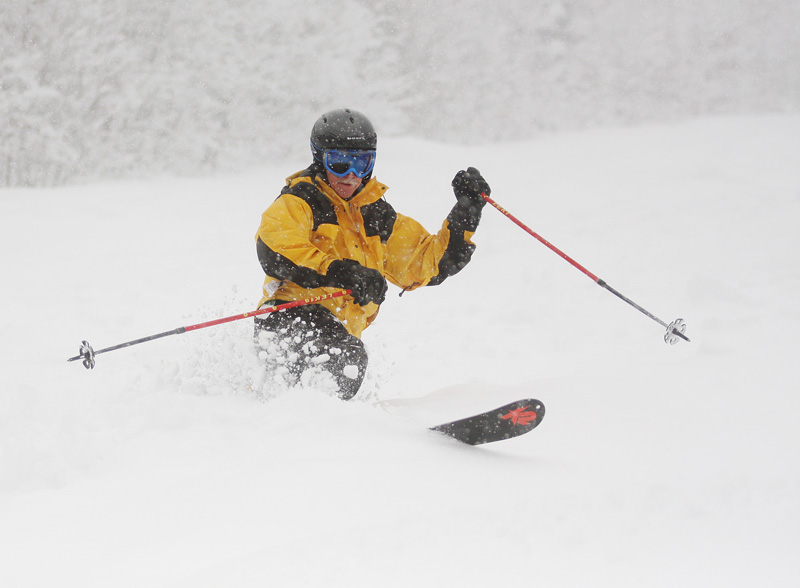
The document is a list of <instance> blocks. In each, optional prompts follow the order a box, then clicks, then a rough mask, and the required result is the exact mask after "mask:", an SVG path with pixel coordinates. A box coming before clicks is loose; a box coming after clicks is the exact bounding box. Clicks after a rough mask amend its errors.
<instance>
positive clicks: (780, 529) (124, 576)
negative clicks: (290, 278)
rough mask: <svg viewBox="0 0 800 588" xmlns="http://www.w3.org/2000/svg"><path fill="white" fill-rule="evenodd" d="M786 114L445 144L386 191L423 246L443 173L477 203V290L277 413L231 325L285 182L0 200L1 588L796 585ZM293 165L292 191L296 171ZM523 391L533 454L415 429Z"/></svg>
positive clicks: (418, 147) (406, 306)
mask: <svg viewBox="0 0 800 588" xmlns="http://www.w3.org/2000/svg"><path fill="white" fill-rule="evenodd" d="M798 136H800V117H797V116H775V117H756V118H715V119H702V120H696V121H694V122H690V123H685V124H680V125H671V126H657V125H653V126H643V127H637V128H626V129H617V130H601V131H593V132H582V133H574V134H559V135H554V136H551V137H545V138H542V139H540V140H537V141H532V142H526V143H519V144H506V145H496V146H483V147H472V148H454V147H450V146H443V145H439V144H433V143H425V142H420V141H415V140H393V141H392V140H386V141H384V142H383V143H382V145H381V158H380V161H379V164H378V168H377V176H378V177H379V178H380V179H381V180H382V181H383V182H385V183H387V184H388V185H389V186H390V187H391V190H390V192H389V199H390V201H391V202H392V203H393V204H394V205H395V207H396V208H397V209H398V210H400V211H402V212H404V213H406V214H409V215H411V216H414V217H415V218H417V219H418V220H420V221H421V222H423V224H425V226H427V227H428V228H429V229H431V230H435V229H436V228H437V227H438V225H439V224H440V222H441V220H442V219H443V218H444V216H445V215H446V214H447V211H448V210H449V208H450V206H451V204H452V195H451V193H450V189H449V182H450V179H451V178H452V176H453V174H454V173H455V172H456V171H457V170H458V169H460V168H462V167H465V166H467V165H475V166H477V167H479V168H480V169H481V171H482V172H483V173H484V175H485V176H486V177H487V178H488V179H489V181H490V183H491V185H492V187H493V196H494V197H495V199H496V200H497V201H498V202H499V203H500V204H502V205H503V206H505V207H506V208H507V209H508V210H509V211H511V212H512V213H513V214H515V215H516V216H518V217H520V218H521V219H522V220H523V221H524V222H526V223H527V224H529V225H530V226H531V227H532V228H533V229H534V230H536V231H538V232H540V233H541V234H542V235H543V236H545V237H546V238H548V239H549V240H550V241H552V242H553V243H554V244H555V245H557V246H558V247H560V248H562V249H563V250H565V251H566V252H567V253H568V254H570V255H571V256H573V257H574V258H575V259H577V260H578V261H579V262H580V263H582V264H583V265H585V266H586V267H588V268H589V269H591V270H592V271H593V272H594V273H596V274H598V275H599V276H601V277H602V278H604V279H605V280H607V281H608V283H609V284H611V285H612V286H614V287H615V288H617V289H618V290H620V291H621V292H623V293H624V294H626V295H627V296H629V297H631V298H632V299H633V300H635V301H636V302H638V303H639V304H641V305H643V306H644V307H645V308H647V309H648V310H650V311H651V312H653V313H655V314H656V315H657V316H659V317H660V318H661V319H663V320H665V321H667V322H669V321H671V320H672V319H674V318H677V317H678V316H680V317H683V318H684V319H685V320H686V322H687V324H688V326H689V329H688V332H687V334H688V335H689V336H690V337H691V338H692V343H690V344H678V345H676V346H672V347H670V346H667V345H665V344H664V343H663V341H662V339H661V336H662V332H663V329H662V328H661V327H660V326H659V325H657V324H656V323H655V322H653V321H651V320H649V319H647V318H646V317H644V316H643V315H641V314H640V313H638V312H636V311H635V310H634V309H633V308H631V307H629V306H628V305H626V304H624V303H623V302H621V301H619V300H618V299H616V298H615V297H614V296H611V295H610V294H609V293H608V292H606V291H604V290H602V289H600V288H598V287H597V286H596V285H595V284H593V283H592V281H591V280H589V279H587V278H586V276H584V275H582V274H581V273H580V272H578V271H576V270H575V269H574V268H572V267H571V266H569V265H568V264H566V263H565V262H564V261H563V260H561V259H559V258H558V257H557V256H556V255H554V254H553V253H552V252H550V251H548V250H547V249H546V248H544V247H543V246H542V245H540V244H539V243H538V242H536V241H535V240H534V239H532V238H531V237H530V236H528V235H526V234H525V233H524V232H522V231H521V230H519V229H518V228H517V227H515V226H514V225H513V224H512V223H511V222H509V221H508V220H507V219H505V218H504V217H503V216H502V215H501V214H499V213H498V212H497V211H495V210H492V209H491V208H488V207H487V209H486V210H485V212H484V220H483V222H482V224H481V227H480V229H479V232H478V235H477V238H476V240H477V242H478V245H479V248H478V250H477V253H476V255H475V257H474V259H473V262H472V263H471V265H470V266H469V267H468V268H467V269H466V270H465V271H464V272H463V273H462V274H460V275H458V276H457V277H455V278H453V279H451V280H449V281H448V282H446V283H445V284H443V285H442V286H439V287H436V288H429V289H424V290H422V291H416V292H413V293H408V294H406V295H405V296H403V297H402V298H399V297H397V293H398V292H397V289H396V288H393V289H392V290H391V292H390V296H389V298H388V300H387V302H386V304H385V306H384V307H383V308H382V311H381V316H380V319H379V320H378V322H377V323H376V324H375V325H374V326H373V327H371V328H370V329H369V330H368V331H367V332H366V333H365V343H366V344H367V346H368V348H369V351H370V353H371V358H372V359H371V365H370V371H369V374H368V379H367V382H366V384H365V388H364V390H363V392H362V393H361V394H360V395H359V397H358V398H357V399H356V400H355V401H353V402H350V403H343V402H340V401H338V400H336V399H333V398H331V397H329V396H327V395H326V394H324V393H322V392H319V391H315V390H314V389H312V388H299V389H294V390H289V391H276V390H274V388H273V387H271V386H270V384H269V382H265V381H264V376H263V374H262V373H261V371H260V369H259V364H258V360H257V358H256V357H255V355H254V352H253V350H252V348H251V343H250V325H249V324H248V321H239V322H236V323H231V324H229V325H225V326H220V327H215V328H211V329H204V330H202V331H197V332H193V333H188V334H184V335H181V336H174V337H168V338H165V339H162V340H159V341H154V342H150V343H147V344H143V345H140V346H136V347H131V348H129V349H123V350H119V351H115V352H113V353H108V354H105V355H101V356H98V358H97V367H96V369H94V370H93V371H91V372H90V371H86V370H84V369H83V368H82V367H81V366H80V365H79V364H78V363H67V362H66V361H65V360H66V358H67V357H69V356H71V355H74V354H75V353H76V351H77V348H78V345H79V343H80V340H81V339H84V338H85V339H88V340H89V341H90V342H91V343H92V344H93V345H94V347H95V349H99V348H102V347H106V346H109V345H113V344H116V343H120V342H123V341H127V340H130V339H135V338H138V337H141V336H144V335H149V334H153V333H158V332H162V331H166V330H170V329H173V328H175V327H178V326H182V325H190V324H195V323H199V322H203V321H205V320H209V319H212V318H217V317H220V316H227V315H231V314H237V313H239V312H244V311H246V310H249V309H250V308H252V306H253V305H254V304H255V302H256V301H257V299H258V297H259V289H260V285H261V279H262V278H261V270H260V268H259V266H258V264H257V262H256V260H255V252H254V246H253V235H254V233H255V230H256V228H257V225H258V221H259V217H260V214H261V212H262V210H263V209H264V208H265V207H266V206H267V205H268V204H269V202H271V200H272V199H273V197H274V195H275V194H276V193H277V190H278V189H279V188H280V186H281V185H282V182H283V178H284V177H285V176H286V175H288V174H289V173H291V172H293V171H295V170H294V169H264V170H260V171H258V172H254V173H252V174H250V175H241V176H236V177H221V178H214V179H169V178H163V179H158V180H151V181H140V182H135V183H127V182H126V183H106V184H101V185H90V186H83V187H71V188H64V189H59V190H41V191H30V190H11V191H5V192H3V193H2V194H0V247H1V248H2V251H3V256H2V268H1V269H2V276H3V289H2V297H0V301H2V302H1V303H0V326H1V327H2V335H3V337H2V349H1V351H2V353H0V362H2V363H0V365H1V366H2V368H1V369H2V371H1V372H0V384H1V386H0V585H2V586H9V587H25V586H37V587H40V586H62V587H68V586H80V587H81V588H89V587H94V586H98V587H100V586H102V587H108V586H114V587H115V588H119V587H128V586H130V587H142V586H146V587H169V588H179V587H181V588H183V587H191V588H198V587H212V586H214V587H216V586H236V587H249V586H259V587H263V586H302V587H308V586H325V587H333V586H347V587H355V586H359V587H360V586H370V587H372V586H403V587H405V586H410V585H415V586H434V585H436V586H470V587H471V586H481V587H483V586H498V585H502V583H506V582H507V583H512V582H513V583H515V584H519V583H523V584H525V585H537V586H548V587H551V586H565V587H572V586H593V587H594V586H614V587H619V586H630V587H640V586H649V587H657V586H664V587H674V586H703V587H707V586H726V587H750V586H771V587H784V586H785V587H790V586H797V585H798V584H800V560H798V558H797V553H798V550H800V501H798V496H800V431H798V428H797V426H796V415H797V413H798V410H800V399H799V398H800V395H798V393H797V383H796V382H797V376H798V367H797V334H798V332H799V331H800V307H799V306H798V300H800V239H799V238H798V232H797V227H796V225H797V222H798V219H800V149H798V147H800V145H798V141H797V137H798ZM305 163H306V162H305V161H301V162H298V164H297V166H296V167H297V168H298V169H299V168H301V167H303V166H304V165H305ZM524 396H534V397H537V398H540V399H541V400H543V401H544V402H545V404H546V405H547V417H546V418H545V420H544V422H543V423H542V425H541V426H540V427H539V428H538V429H537V430H536V431H534V432H533V433H531V434H530V435H527V436H524V437H521V438H518V439H514V440H511V441H507V442H504V443H499V444H495V445H490V446H483V447H475V448H472V447H466V446H461V445H459V444H457V443H456V442H453V441H451V440H449V439H446V438H443V437H440V436H438V435H436V434H434V433H431V432H428V431H427V430H426V429H425V425H432V424H436V423H438V422H439V421H440V420H448V419H450V418H456V417H461V416H466V415H468V414H471V413H472V412H475V411H477V410H481V409H484V408H490V407H493V406H495V405H498V404H499V403H501V402H503V401H505V400H508V399H513V398H518V397H524Z"/></svg>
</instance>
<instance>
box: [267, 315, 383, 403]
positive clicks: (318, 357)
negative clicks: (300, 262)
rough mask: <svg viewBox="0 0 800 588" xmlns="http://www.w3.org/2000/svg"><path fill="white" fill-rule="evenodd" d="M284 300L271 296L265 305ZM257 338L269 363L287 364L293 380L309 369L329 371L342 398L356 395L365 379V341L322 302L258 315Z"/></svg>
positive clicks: (285, 365) (274, 364)
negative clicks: (347, 327) (349, 331)
mask: <svg viewBox="0 0 800 588" xmlns="http://www.w3.org/2000/svg"><path fill="white" fill-rule="evenodd" d="M283 302H285V301H283V300H270V301H268V302H266V303H265V304H264V305H263V306H271V305H277V304H281V303H283ZM254 338H255V342H256V345H257V346H258V347H259V348H260V349H261V350H262V351H264V352H266V358H267V363H268V366H269V367H272V368H275V367H277V366H283V367H285V368H286V369H287V370H288V372H289V374H291V377H292V378H293V379H294V380H297V379H298V378H300V376H301V374H302V373H303V372H304V371H305V370H307V369H321V370H324V371H327V372H329V373H330V374H331V376H333V379H334V381H335V382H336V384H337V386H338V387H339V392H338V394H339V396H340V397H341V398H342V399H343V400H350V399H351V398H352V397H353V396H355V395H356V393H357V392H358V389H359V388H360V387H361V383H362V382H363V381H364V375H365V373H366V370H367V361H368V358H367V352H366V350H365V349H364V344H363V343H362V342H361V339H359V338H358V337H354V336H353V335H351V334H350V333H348V332H347V329H346V328H345V326H344V325H343V324H342V323H341V321H339V319H337V318H336V317H335V316H334V315H333V313H332V312H331V311H329V310H328V309H327V308H325V307H324V306H321V305H319V304H308V305H305V306H296V307H294V308H289V309H287V310H281V311H277V312H272V313H269V314H266V315H263V316H258V317H255V333H254Z"/></svg>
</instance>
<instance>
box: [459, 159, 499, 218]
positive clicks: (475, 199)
mask: <svg viewBox="0 0 800 588" xmlns="http://www.w3.org/2000/svg"><path fill="white" fill-rule="evenodd" d="M451 185H452V186H453V192H455V195H456V198H458V203H459V204H461V205H463V206H468V207H470V208H477V209H478V210H481V209H483V207H484V206H486V200H484V199H483V198H481V193H484V194H486V195H487V196H489V195H490V194H491V193H492V189H491V188H490V187H489V184H487V183H486V180H484V179H483V176H482V175H481V172H479V171H478V170H477V169H475V168H474V167H468V168H467V169H466V171H465V170H463V169H462V170H461V171H460V172H458V173H457V174H456V177H454V178H453V181H452V183H451Z"/></svg>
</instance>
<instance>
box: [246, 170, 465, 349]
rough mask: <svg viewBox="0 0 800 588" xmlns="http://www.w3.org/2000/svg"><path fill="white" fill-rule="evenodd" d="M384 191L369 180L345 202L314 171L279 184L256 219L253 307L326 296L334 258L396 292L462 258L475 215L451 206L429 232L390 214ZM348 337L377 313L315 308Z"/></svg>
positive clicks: (437, 275)
mask: <svg viewBox="0 0 800 588" xmlns="http://www.w3.org/2000/svg"><path fill="white" fill-rule="evenodd" d="M386 190H387V187H386V186H385V185H384V184H381V183H380V182H378V181H377V180H376V179H375V178H372V179H370V180H369V181H368V182H367V183H366V184H365V185H364V186H363V187H362V188H361V189H360V191H359V192H357V193H356V194H355V195H354V196H353V197H352V198H351V199H350V200H349V201H345V200H343V199H342V198H340V197H339V195H338V194H336V192H335V191H334V190H333V188H331V187H330V186H329V185H328V183H327V182H325V181H324V180H323V179H322V177H321V175H317V173H316V168H315V167H314V166H311V167H309V168H308V169H306V170H304V171H301V172H298V173H296V174H294V175H292V176H291V177H289V178H287V180H286V186H285V187H284V188H283V190H282V191H281V195H280V196H279V197H278V198H277V199H276V200H275V201H274V202H273V203H272V205H270V207H269V208H267V210H266V211H265V212H264V213H263V215H262V217H261V226H260V227H259V229H258V233H257V234H256V250H257V253H258V258H259V261H260V263H261V267H262V268H263V269H264V272H265V273H266V279H265V281H264V288H263V289H264V293H263V296H262V298H261V301H260V302H259V306H261V305H263V304H264V303H265V302H267V301H273V300H280V301H294V300H303V299H307V298H311V297H314V296H319V295H324V294H330V293H332V292H336V291H338V290H340V288H334V287H327V286H325V284H326V279H325V274H326V272H327V270H328V266H329V265H330V264H331V262H333V261H334V260H337V259H352V260H355V261H357V262H358V263H360V264H361V265H364V266H366V267H369V268H372V269H376V270H378V271H379V272H381V274H383V275H384V277H385V278H386V279H387V280H388V281H389V282H391V283H392V284H394V285H395V286H399V287H400V288H402V289H404V290H413V289H415V288H418V287H420V286H432V285H436V284H440V283H441V282H442V281H444V280H445V279H446V278H447V277H449V276H451V275H453V274H455V273H457V272H458V271H459V270H461V268H463V267H464V266H465V265H466V264H467V263H468V262H469V260H470V258H471V256H472V252H473V251H474V249H475V245H474V244H473V243H472V241H471V238H472V235H473V233H474V231H475V229H476V228H477V224H478V221H479V220H480V211H477V213H476V212H475V211H474V210H471V209H469V208H468V207H464V206H462V205H460V204H456V205H455V206H454V208H453V210H452V211H451V212H450V214H449V215H448V217H447V219H446V220H445V221H444V223H443V225H442V228H441V229H440V230H439V232H438V233H436V234H430V233H428V231H426V230H425V229H424V228H423V227H422V225H421V224H420V223H418V222H417V221H415V220H414V219H412V218H410V217H407V216H404V215H402V214H398V213H397V212H395V210H394V209H393V208H392V206H391V205H390V204H389V203H388V202H386V200H385V199H384V198H383V196H384V193H385V192H386ZM319 304H322V305H323V306H325V307H326V308H327V309H328V310H330V311H331V312H332V313H333V314H334V315H335V316H336V317H338V318H339V320H341V321H342V323H343V324H344V325H345V327H346V328H347V330H348V331H349V332H350V333H351V334H352V335H354V336H356V337H361V333H362V331H363V330H364V329H365V328H366V327H367V326H369V324H370V323H371V322H372V321H373V320H374V319H375V317H376V316H377V314H378V305H377V304H375V303H369V304H367V305H365V306H360V305H357V304H355V303H354V302H353V299H352V298H351V297H350V296H343V297H340V298H333V299H329V300H323V301H321V302H319Z"/></svg>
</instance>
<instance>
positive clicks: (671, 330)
mask: <svg viewBox="0 0 800 588" xmlns="http://www.w3.org/2000/svg"><path fill="white" fill-rule="evenodd" d="M481 197H482V198H483V199H484V200H486V202H488V203H489V204H491V205H492V206H494V207H495V208H496V209H497V210H499V211H500V212H502V213H503V214H504V215H505V216H507V217H508V218H509V219H511V221H513V222H514V223H515V224H516V225H517V226H518V227H520V228H521V229H523V230H524V231H525V232H526V233H528V234H529V235H531V236H532V237H533V238H535V239H536V240H537V241H539V242H540V243H542V244H543V245H544V246H545V247H547V248H548V249H550V250H551V251H553V252H554V253H556V254H557V255H559V256H560V257H562V258H563V259H564V260H565V261H567V262H568V263H569V264H570V265H572V266H573V267H575V268H576V269H578V270H580V271H581V272H582V273H584V274H585V275H586V276H588V277H589V278H591V280H592V281H593V282H594V283H595V284H597V285H598V286H600V287H602V288H605V289H606V290H608V291H609V292H611V293H612V294H613V295H614V296H616V297H617V298H619V299H621V300H623V301H625V302H627V303H628V304H630V305H631V306H632V307H634V308H635V309H636V310H638V311H639V312H641V313H642V314H644V315H645V316H647V317H649V318H651V319H653V320H654V321H656V322H657V323H658V324H660V325H661V326H662V327H666V329H667V332H666V333H665V334H664V341H665V342H667V343H669V344H670V345H674V344H675V343H677V342H678V339H679V338H680V339H683V340H684V341H687V342H688V341H689V337H687V336H686V335H684V333H685V332H686V323H684V322H683V319H675V320H674V321H672V322H671V323H670V324H667V323H665V322H664V321H662V320H661V319H660V318H658V317H657V316H655V315H654V314H652V313H650V312H648V311H647V310H646V309H644V308H643V307H641V306H639V305H638V304H636V303H635V302H634V301H633V300H631V299H630V298H628V297H627V296H625V295H624V294H622V293H621V292H619V291H617V290H615V289H614V288H612V287H611V286H610V285H609V284H608V283H607V282H606V281H605V280H601V279H600V278H598V277H597V276H596V275H594V274H593V273H592V272H590V271H589V270H588V269H586V268H585V267H583V266H582V265H581V264H579V263H578V262H577V261H575V260H574V259H572V258H571V257H570V256H569V255H567V254H566V253H564V252H563V251H561V250H560V249H559V248H558V247H556V246H555V245H553V244H552V243H550V242H549V241H548V240H547V239H545V238H544V237H542V236H541V235H539V234H538V233H536V232H535V231H533V230H531V229H530V228H529V227H528V226H526V225H525V224H524V223H523V222H522V221H520V220H519V219H518V218H517V217H515V216H514V215H513V214H511V213H510V212H508V211H507V210H506V209H505V208H503V207H502V206H500V205H499V204H498V203H497V202H495V201H494V200H492V199H491V198H490V197H489V195H488V194H486V193H481Z"/></svg>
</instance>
